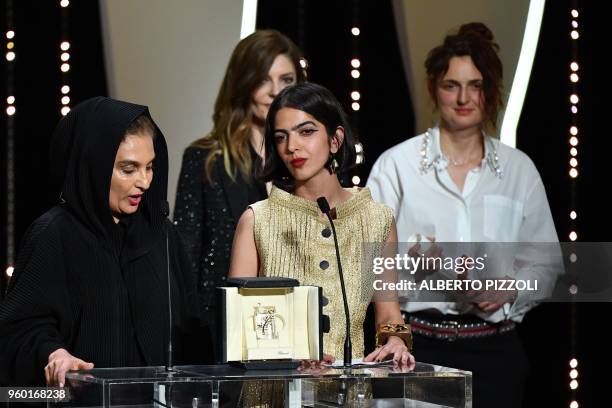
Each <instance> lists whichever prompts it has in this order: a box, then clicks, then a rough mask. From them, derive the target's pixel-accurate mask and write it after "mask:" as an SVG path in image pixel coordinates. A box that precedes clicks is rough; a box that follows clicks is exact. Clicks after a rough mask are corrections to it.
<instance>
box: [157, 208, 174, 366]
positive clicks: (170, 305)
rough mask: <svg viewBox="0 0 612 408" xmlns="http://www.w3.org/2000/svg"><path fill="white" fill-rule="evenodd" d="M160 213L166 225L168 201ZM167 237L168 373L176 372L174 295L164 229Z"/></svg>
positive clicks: (167, 250) (168, 209) (168, 210)
mask: <svg viewBox="0 0 612 408" xmlns="http://www.w3.org/2000/svg"><path fill="white" fill-rule="evenodd" d="M159 212H160V214H161V216H162V217H163V220H162V222H163V223H164V224H165V222H166V220H167V217H168V216H169V215H170V204H168V201H166V200H162V201H161V202H160V207H159ZM163 230H164V233H165V235H166V279H167V286H168V355H167V357H168V365H167V366H166V371H169V372H172V371H174V367H173V360H172V357H173V350H172V293H171V283H170V282H171V280H170V244H169V242H168V229H167V228H163Z"/></svg>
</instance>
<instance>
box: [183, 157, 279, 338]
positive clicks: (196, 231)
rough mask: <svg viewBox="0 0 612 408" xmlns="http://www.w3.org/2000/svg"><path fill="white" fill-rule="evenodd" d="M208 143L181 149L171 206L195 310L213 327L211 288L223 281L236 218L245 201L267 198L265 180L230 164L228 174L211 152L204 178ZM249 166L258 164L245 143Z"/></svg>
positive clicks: (214, 309)
mask: <svg viewBox="0 0 612 408" xmlns="http://www.w3.org/2000/svg"><path fill="white" fill-rule="evenodd" d="M209 153H210V150H208V149H202V148H199V147H195V146H191V147H188V148H187V149H185V153H184V155H183V162H182V166H181V174H180V177H179V181H178V187H177V193H176V202H175V207H174V218H173V219H174V224H175V225H176V228H177V229H178V231H179V233H180V235H181V238H182V239H183V242H185V247H186V248H187V252H188V253H189V255H190V258H191V262H192V269H193V271H194V273H195V276H194V277H195V281H196V282H197V286H198V294H199V299H200V313H201V316H202V319H203V320H204V321H205V322H206V323H207V325H208V326H209V327H210V329H211V330H212V331H213V333H216V326H217V315H216V312H217V310H216V309H217V306H216V302H215V288H216V287H218V286H224V285H225V280H226V278H227V274H228V272H229V268H230V258H231V249H232V242H233V239H234V231H235V229H236V224H237V223H238V220H239V219H240V216H241V215H242V213H243V212H244V211H245V210H246V208H247V206H248V205H249V204H252V203H254V202H257V201H260V200H264V199H266V198H267V192H266V186H265V184H264V183H262V182H260V181H258V180H257V179H256V178H255V177H253V178H252V179H251V180H250V181H247V180H245V179H244V178H243V177H242V174H241V173H240V172H239V171H237V170H236V178H235V180H232V179H231V178H230V177H229V176H228V174H227V172H226V171H225V168H224V165H223V156H222V155H217V156H216V157H215V161H214V163H213V166H212V174H211V177H210V179H211V180H209V178H208V177H206V176H205V161H206V157H207V156H208V154H209ZM251 157H252V160H253V167H254V168H257V166H260V165H261V160H260V158H259V156H257V153H255V151H254V150H253V149H251Z"/></svg>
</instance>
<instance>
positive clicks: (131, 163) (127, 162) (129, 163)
mask: <svg viewBox="0 0 612 408" xmlns="http://www.w3.org/2000/svg"><path fill="white" fill-rule="evenodd" d="M153 160H155V157H153ZM153 160H151V161H150V162H149V163H147V164H151V163H153ZM117 164H118V165H120V166H138V165H140V163H138V162H137V161H134V160H121V161H120V162H117Z"/></svg>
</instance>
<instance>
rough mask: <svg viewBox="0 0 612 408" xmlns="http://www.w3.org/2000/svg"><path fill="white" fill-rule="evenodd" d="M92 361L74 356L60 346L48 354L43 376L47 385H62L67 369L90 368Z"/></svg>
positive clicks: (92, 366)
mask: <svg viewBox="0 0 612 408" xmlns="http://www.w3.org/2000/svg"><path fill="white" fill-rule="evenodd" d="M92 368H94V365H93V363H87V362H85V361H83V360H81V359H80V358H76V357H75V356H73V355H72V354H70V353H69V352H68V351H67V350H66V349H63V348H60V349H57V350H55V351H54V352H53V353H51V354H49V364H47V365H46V366H45V378H46V380H47V385H48V386H53V387H57V386H59V387H63V386H64V383H65V382H66V373H67V372H68V371H77V370H91V369H92Z"/></svg>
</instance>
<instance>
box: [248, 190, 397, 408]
mask: <svg viewBox="0 0 612 408" xmlns="http://www.w3.org/2000/svg"><path fill="white" fill-rule="evenodd" d="M348 191H349V192H351V193H352V194H353V196H352V197H351V198H350V199H349V200H347V201H345V202H344V203H342V204H340V205H338V206H337V207H336V208H335V219H334V225H335V227H336V233H337V235H338V247H339V248H340V256H341V259H342V271H343V274H344V283H345V286H346V292H347V297H348V304H349V310H350V318H351V340H352V343H353V358H357V357H363V356H364V344H363V321H364V320H365V315H366V311H367V308H368V305H369V304H370V301H371V299H372V293H373V288H372V284H373V280H374V274H373V273H372V272H371V271H370V270H366V269H364V270H362V262H364V260H366V261H365V262H368V261H367V259H369V256H376V255H372V254H367V256H366V254H364V248H363V244H364V243H373V244H379V245H380V248H382V245H383V244H384V243H385V242H387V239H388V238H389V234H390V232H391V226H392V224H393V213H392V211H391V209H390V208H389V207H387V206H386V205H384V204H379V203H375V202H374V201H373V200H372V196H371V194H370V190H369V189H367V188H363V189H359V188H353V189H348ZM250 208H251V209H252V210H253V213H254V214H255V228H254V234H255V245H256V247H257V253H258V255H259V261H260V265H261V268H260V271H259V274H260V275H262V276H278V277H287V278H294V279H297V280H299V281H300V284H302V285H314V286H320V287H322V288H323V296H325V297H326V298H327V299H328V300H329V303H328V304H327V306H325V307H324V308H323V313H324V314H326V315H328V316H329V317H330V323H331V327H330V332H329V333H325V334H324V335H323V351H324V353H326V354H330V355H332V356H334V357H336V358H337V359H338V358H339V359H341V358H343V354H344V334H345V319H344V305H343V302H342V292H341V289H340V281H339V277H338V268H337V263H336V251H335V246H334V238H333V236H332V233H331V227H330V224H329V220H328V219H327V217H325V216H321V215H320V212H319V207H318V206H317V203H316V202H314V201H309V200H306V199H303V198H301V197H298V196H295V195H293V194H290V193H288V192H286V191H284V190H281V189H279V188H277V187H272V190H271V192H270V196H269V198H268V199H266V200H263V201H259V202H257V203H255V204H252V205H251V206H250ZM375 246H376V245H374V247H375ZM367 252H369V251H367ZM368 263H369V264H371V262H368ZM336 386H337V384H334V383H330V384H327V385H325V384H320V385H319V387H318V388H319V389H318V391H317V393H318V394H330V395H332V396H333V395H334V394H335V393H337V390H336V388H335V387H336ZM285 394H286V390H285V388H284V382H283V381H267V382H253V381H247V382H245V384H244V386H243V389H242V395H241V398H240V404H239V405H240V406H241V407H249V408H253V407H258V408H271V407H274V408H276V407H283V406H284V401H285V400H284V398H285V396H286V395H285ZM352 394H353V392H352V391H349V401H350V400H351V398H353V397H352ZM332 400H333V397H332ZM349 405H350V403H349Z"/></svg>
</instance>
